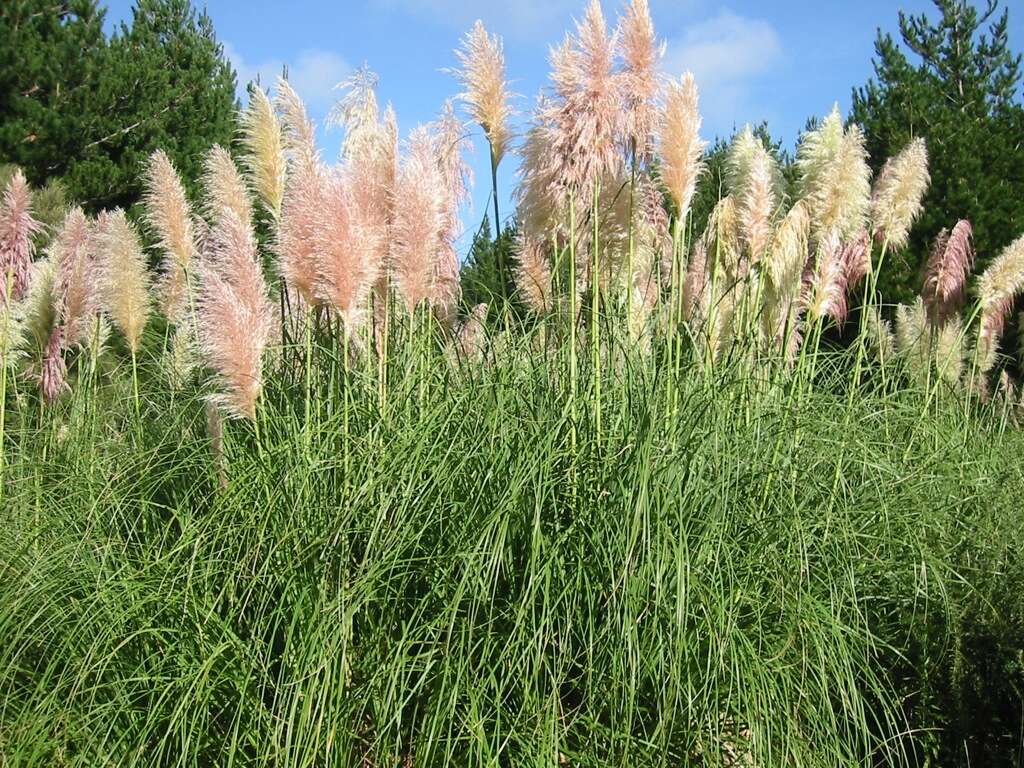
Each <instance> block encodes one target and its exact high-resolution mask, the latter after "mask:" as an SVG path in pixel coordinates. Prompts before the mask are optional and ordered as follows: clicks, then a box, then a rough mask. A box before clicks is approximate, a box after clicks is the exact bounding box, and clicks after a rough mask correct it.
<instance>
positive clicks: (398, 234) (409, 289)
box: [392, 127, 445, 311]
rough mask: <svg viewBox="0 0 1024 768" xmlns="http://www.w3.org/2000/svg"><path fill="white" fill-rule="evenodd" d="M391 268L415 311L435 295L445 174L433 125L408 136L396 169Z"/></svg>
mask: <svg viewBox="0 0 1024 768" xmlns="http://www.w3.org/2000/svg"><path fill="white" fill-rule="evenodd" d="M395 197H396V201H397V204H396V207H395V220H394V230H393V238H394V241H393V244H392V245H393V250H392V268H393V270H394V278H395V282H396V284H397V287H398V291H399V293H400V294H401V296H402V298H403V299H404V300H405V304H406V307H407V308H408V309H409V310H410V311H412V310H414V309H415V308H416V307H417V306H418V305H419V304H420V303H422V302H424V301H427V300H429V299H431V298H432V297H433V295H434V283H435V274H436V273H435V266H436V259H437V255H438V244H439V242H440V238H441V233H442V228H443V226H444V205H445V180H444V177H443V176H442V173H441V169H440V168H439V167H438V164H437V162H436V159H435V145H434V141H433V138H432V136H431V134H430V131H429V130H428V129H427V128H425V127H420V128H417V129H416V130H415V131H413V133H412V135H411V136H410V137H409V142H408V147H407V151H406V154H405V157H404V158H403V160H402V163H401V165H400V166H399V169H398V179H397V182H396V195H395Z"/></svg>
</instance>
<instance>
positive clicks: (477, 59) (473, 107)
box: [455, 21, 512, 164]
mask: <svg viewBox="0 0 1024 768" xmlns="http://www.w3.org/2000/svg"><path fill="white" fill-rule="evenodd" d="M455 55H456V56H457V57H458V60H459V64H460V65H461V69H459V70H458V71H457V72H455V75H456V77H457V78H458V79H459V82H460V83H461V84H462V87H463V88H464V89H465V90H464V91H463V92H462V93H460V94H459V98H460V99H461V100H462V101H463V102H465V104H466V106H467V108H468V110H469V114H470V116H471V117H472V119H473V121H474V122H476V123H479V124H480V126H481V127H482V128H483V130H484V134H485V135H486V136H487V140H488V142H490V145H491V152H492V153H493V155H494V162H495V164H498V163H500V162H501V160H502V158H503V157H504V156H505V153H506V152H507V151H508V147H509V143H510V141H511V138H512V132H511V129H510V127H509V121H510V120H511V117H512V107H511V103H510V100H511V95H510V93H509V90H508V82H507V81H506V79H505V52H504V50H503V47H502V43H501V39H500V38H498V37H496V36H494V37H492V36H491V35H489V34H488V33H487V30H486V29H485V28H484V25H483V22H482V21H477V22H476V24H474V25H473V29H472V30H470V31H469V32H468V33H467V34H466V36H465V37H464V38H463V41H462V48H461V49H460V50H458V51H456V53H455Z"/></svg>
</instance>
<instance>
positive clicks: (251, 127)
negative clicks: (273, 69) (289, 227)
mask: <svg viewBox="0 0 1024 768" xmlns="http://www.w3.org/2000/svg"><path fill="white" fill-rule="evenodd" d="M239 122H240V124H241V129H242V143H243V144H244V145H245V154H244V155H243V156H242V164H243V165H244V167H245V169H246V170H247V171H248V172H249V178H250V179H251V181H252V186H253V189H255V190H256V192H257V194H258V195H259V196H260V198H261V199H262V200H263V203H264V204H265V205H266V207H267V210H268V211H270V213H271V215H272V216H273V217H274V219H277V218H279V217H280V215H281V202H282V200H283V198H284V183H285V156H284V132H283V130H282V128H281V123H280V122H279V121H278V119H277V113H276V112H275V110H274V105H273V103H272V102H271V101H270V97H269V96H267V94H266V93H265V92H264V91H263V89H262V88H259V87H256V88H253V89H252V91H251V93H250V95H249V106H248V107H247V108H246V109H245V110H244V111H243V112H242V115H241V120H240V121H239Z"/></svg>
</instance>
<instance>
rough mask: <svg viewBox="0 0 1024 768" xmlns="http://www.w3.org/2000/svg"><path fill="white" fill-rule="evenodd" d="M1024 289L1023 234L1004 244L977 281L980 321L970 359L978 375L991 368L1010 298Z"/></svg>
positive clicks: (1011, 300) (1013, 297) (1008, 308)
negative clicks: (974, 364) (1003, 247)
mask: <svg viewBox="0 0 1024 768" xmlns="http://www.w3.org/2000/svg"><path fill="white" fill-rule="evenodd" d="M1022 290H1024V236H1022V237H1020V238H1018V239H1017V240H1015V241H1014V242H1013V243H1011V244H1010V245H1008V246H1007V247H1006V248H1005V249H1004V250H1003V251H1002V253H1000V254H999V255H998V256H997V257H996V258H995V259H994V260H993V261H992V263H991V264H989V266H988V268H987V269H986V270H985V271H984V272H983V273H982V275H981V278H980V279H979V280H978V301H979V312H980V314H981V322H980V326H979V328H978V335H977V340H976V342H975V355H974V359H975V361H976V363H977V369H978V373H979V374H986V373H988V372H989V371H991V370H992V368H994V367H995V365H996V362H997V359H998V350H999V339H1000V337H1001V336H1002V334H1003V330H1004V328H1005V326H1006V320H1007V316H1008V315H1009V313H1010V310H1011V309H1012V308H1013V301H1014V299H1015V298H1016V297H1017V296H1018V294H1020V292H1021V291H1022Z"/></svg>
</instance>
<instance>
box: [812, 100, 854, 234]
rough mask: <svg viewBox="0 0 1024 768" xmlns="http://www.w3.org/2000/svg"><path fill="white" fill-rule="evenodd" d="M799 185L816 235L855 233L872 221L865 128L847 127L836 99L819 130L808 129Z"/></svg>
mask: <svg viewBox="0 0 1024 768" xmlns="http://www.w3.org/2000/svg"><path fill="white" fill-rule="evenodd" d="M796 162H797V167H798V169H799V170H800V185H801V191H802V193H803V195H804V197H805V198H806V199H807V202H808V206H809V209H810V214H811V222H812V231H813V234H814V237H815V239H816V240H817V241H819V242H820V241H824V240H827V239H829V238H830V237H832V235H833V233H835V234H836V235H838V237H839V239H840V241H843V240H846V239H847V238H850V237H853V236H855V235H856V234H857V233H858V232H859V231H860V230H862V229H864V228H865V226H866V225H867V221H868V211H869V208H870V201H871V169H870V168H869V167H868V164H867V150H866V149H865V148H864V134H863V132H862V131H861V129H860V128H859V127H858V126H856V125H851V126H850V127H849V128H847V129H845V130H844V129H843V119H842V117H841V116H840V114H839V107H838V105H837V106H836V107H835V108H834V109H833V110H832V112H831V113H830V114H829V115H828V117H826V118H825V119H824V120H823V121H822V123H821V125H820V126H819V127H818V128H816V129H815V130H812V131H808V132H807V133H806V134H804V136H803V138H802V139H801V141H800V146H799V148H798V150H797V160H796Z"/></svg>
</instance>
